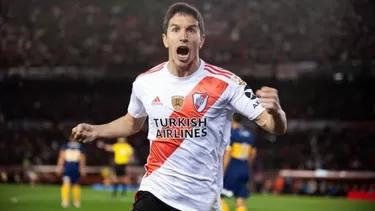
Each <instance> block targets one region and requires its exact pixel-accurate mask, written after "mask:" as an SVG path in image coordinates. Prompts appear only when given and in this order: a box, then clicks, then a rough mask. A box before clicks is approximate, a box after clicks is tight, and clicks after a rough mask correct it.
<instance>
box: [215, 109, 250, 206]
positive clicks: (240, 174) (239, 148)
mask: <svg viewBox="0 0 375 211" xmlns="http://www.w3.org/2000/svg"><path fill="white" fill-rule="evenodd" d="M241 121H242V117H241V115H239V114H234V115H233V121H232V132H231V141H230V146H228V148H227V150H228V152H230V157H231V159H230V161H229V162H228V161H227V162H224V169H225V170H226V171H225V176H224V191H230V192H231V193H233V195H234V197H235V199H236V211H246V210H247V209H246V199H247V198H248V197H249V187H248V185H249V176H250V173H251V166H252V163H253V161H254V158H255V156H256V148H255V140H254V135H253V133H252V132H251V131H250V130H249V129H246V128H245V127H243V126H242V125H241ZM224 159H225V158H224ZM225 160H228V159H225ZM224 195H225V194H224ZM222 203H223V205H222V207H223V211H229V208H228V206H227V205H226V203H225V201H222Z"/></svg>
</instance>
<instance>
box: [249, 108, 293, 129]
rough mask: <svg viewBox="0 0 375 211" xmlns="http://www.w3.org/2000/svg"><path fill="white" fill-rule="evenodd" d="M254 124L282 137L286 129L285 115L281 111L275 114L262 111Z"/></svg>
mask: <svg viewBox="0 0 375 211" xmlns="http://www.w3.org/2000/svg"><path fill="white" fill-rule="evenodd" d="M256 123H257V124H258V125H259V126H260V127H262V128H263V129H265V130H267V131H268V132H270V133H273V134H279V135H282V134H284V133H285V132H286V129H287V120H286V115H285V112H284V111H283V110H280V111H279V112H275V113H272V114H270V113H268V112H267V111H264V112H263V113H262V114H261V115H260V116H259V117H258V118H257V120H256Z"/></svg>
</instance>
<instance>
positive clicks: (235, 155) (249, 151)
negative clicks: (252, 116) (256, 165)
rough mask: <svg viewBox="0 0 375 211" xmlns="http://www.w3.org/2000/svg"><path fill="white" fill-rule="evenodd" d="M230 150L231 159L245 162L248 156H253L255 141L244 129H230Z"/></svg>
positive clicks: (248, 131)
mask: <svg viewBox="0 0 375 211" xmlns="http://www.w3.org/2000/svg"><path fill="white" fill-rule="evenodd" d="M230 148H231V150H232V159H236V160H239V161H246V162H247V160H248V159H249V157H250V156H255V153H256V148H255V139H254V135H253V133H252V132H251V131H250V130H248V129H246V128H244V127H239V128H232V132H231V140H230Z"/></svg>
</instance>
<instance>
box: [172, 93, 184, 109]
mask: <svg viewBox="0 0 375 211" xmlns="http://www.w3.org/2000/svg"><path fill="white" fill-rule="evenodd" d="M171 101H172V106H173V109H174V110H175V111H179V110H181V108H182V106H183V105H184V97H183V96H178V95H176V96H172V98H171Z"/></svg>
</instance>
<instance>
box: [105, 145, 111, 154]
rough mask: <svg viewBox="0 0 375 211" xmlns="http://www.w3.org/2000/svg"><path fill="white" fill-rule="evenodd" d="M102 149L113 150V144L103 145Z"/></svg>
mask: <svg viewBox="0 0 375 211" xmlns="http://www.w3.org/2000/svg"><path fill="white" fill-rule="evenodd" d="M104 150H105V151H107V152H113V145H111V144H106V145H104Z"/></svg>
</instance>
